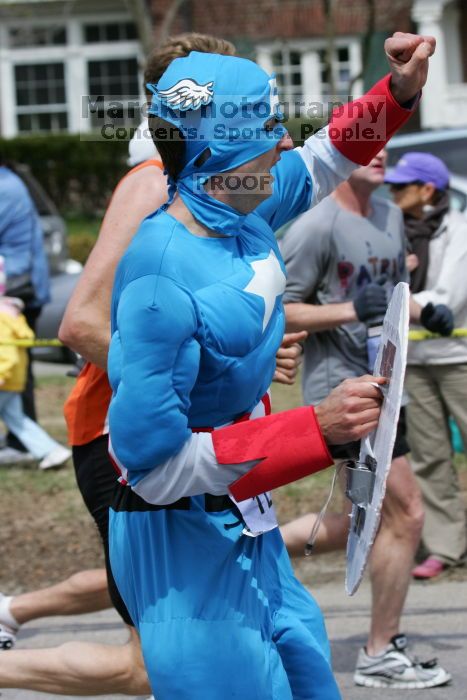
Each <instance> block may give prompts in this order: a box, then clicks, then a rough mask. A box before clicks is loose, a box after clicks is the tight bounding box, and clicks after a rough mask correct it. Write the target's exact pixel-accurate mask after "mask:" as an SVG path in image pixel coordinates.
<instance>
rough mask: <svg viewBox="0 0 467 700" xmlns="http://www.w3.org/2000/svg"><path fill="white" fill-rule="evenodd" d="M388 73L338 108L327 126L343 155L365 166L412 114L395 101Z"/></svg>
mask: <svg viewBox="0 0 467 700" xmlns="http://www.w3.org/2000/svg"><path fill="white" fill-rule="evenodd" d="M390 81H391V75H390V74H388V75H386V76H385V77H384V78H382V79H381V80H379V81H378V82H377V83H376V85H373V87H372V88H371V90H369V91H368V92H367V93H366V94H365V95H363V96H362V97H360V98H359V99H358V100H354V101H353V102H349V103H348V104H346V105H343V106H341V107H337V108H336V109H335V110H334V111H333V114H332V117H331V121H330V124H329V138H330V139H331V141H332V144H333V146H335V148H337V150H338V151H340V153H342V155H344V156H345V157H346V158H348V159H349V160H353V162H354V163H358V164H359V165H368V163H369V162H370V161H371V160H372V158H374V157H375V156H376V155H377V154H378V153H379V152H380V150H381V149H382V148H383V146H384V145H385V144H386V143H387V142H388V141H389V139H390V138H391V137H392V136H393V135H394V134H395V132H396V131H397V130H398V129H399V128H400V127H401V126H402V125H403V124H404V123H405V122H406V121H407V120H408V119H409V117H410V116H411V115H412V114H413V111H414V108H415V106H416V105H417V104H418V102H419V99H415V104H414V107H413V108H411V109H405V108H404V107H401V105H400V104H399V103H398V102H397V100H396V99H395V98H394V96H393V94H392V92H391V89H390Z"/></svg>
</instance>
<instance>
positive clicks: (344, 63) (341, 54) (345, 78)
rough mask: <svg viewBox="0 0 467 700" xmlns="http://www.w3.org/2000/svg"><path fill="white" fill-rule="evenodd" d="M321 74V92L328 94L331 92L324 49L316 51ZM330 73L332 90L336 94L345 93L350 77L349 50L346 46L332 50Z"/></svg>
mask: <svg viewBox="0 0 467 700" xmlns="http://www.w3.org/2000/svg"><path fill="white" fill-rule="evenodd" d="M318 55H319V63H320V76H321V92H322V94H323V95H330V94H331V92H332V88H331V79H330V75H329V66H328V64H327V61H326V49H320V50H319V51H318ZM332 74H333V78H334V90H335V92H336V94H337V95H345V94H347V92H348V89H349V83H350V80H351V78H352V70H351V63H350V50H349V47H348V46H341V47H339V48H337V49H335V51H334V56H333V60H332Z"/></svg>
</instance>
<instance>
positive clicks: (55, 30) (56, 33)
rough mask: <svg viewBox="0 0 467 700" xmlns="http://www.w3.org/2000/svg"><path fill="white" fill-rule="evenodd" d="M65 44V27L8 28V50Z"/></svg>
mask: <svg viewBox="0 0 467 700" xmlns="http://www.w3.org/2000/svg"><path fill="white" fill-rule="evenodd" d="M66 42H67V31H66V27H63V26H47V27H45V26H44V27H31V26H27V25H26V26H24V27H10V29H9V31H8V43H9V45H10V48H12V49H13V48H14V49H23V48H30V47H35V46H65V44H66Z"/></svg>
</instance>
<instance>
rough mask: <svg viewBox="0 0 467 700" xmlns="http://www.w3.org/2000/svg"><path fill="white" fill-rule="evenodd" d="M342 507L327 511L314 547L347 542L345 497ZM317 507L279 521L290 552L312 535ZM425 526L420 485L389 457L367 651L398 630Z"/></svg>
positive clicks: (401, 461) (404, 463) (297, 552)
mask: <svg viewBox="0 0 467 700" xmlns="http://www.w3.org/2000/svg"><path fill="white" fill-rule="evenodd" d="M344 508H345V511H344V513H340V514H336V513H329V514H326V515H325V516H324V518H323V522H322V523H321V526H320V528H319V531H318V536H317V538H316V540H315V546H314V551H316V552H317V553H320V552H329V551H333V550H335V549H341V548H344V547H345V543H346V539H347V532H348V529H349V517H348V512H349V510H348V509H349V501H346V502H345V505H344ZM316 517H317V515H316V514H315V513H308V514H307V515H304V516H302V517H301V518H298V519H296V520H293V521H292V522H290V523H287V524H286V525H284V526H282V527H281V532H282V536H283V538H284V542H285V545H286V547H287V550H288V552H289V554H290V555H291V556H302V555H303V554H304V550H305V545H306V543H307V541H308V538H309V536H310V533H311V530H312V527H313V523H314V522H315V520H316ZM422 527H423V505H422V501H421V495H420V490H419V488H418V486H417V482H416V480H415V476H414V474H413V472H412V469H411V467H410V463H409V462H408V460H407V458H406V457H397V458H396V459H394V460H393V462H392V465H391V469H390V472H389V477H388V481H387V486H386V495H385V498H384V501H383V509H382V518H381V525H380V528H379V530H378V535H377V537H376V539H375V542H374V545H373V549H372V552H371V556H370V578H371V589H372V611H371V627H370V632H369V636H368V643H367V651H368V653H369V654H370V655H372V656H374V655H376V654H378V653H380V652H381V651H382V650H383V649H385V648H386V646H387V645H388V643H389V640H390V639H391V638H392V637H393V636H394V635H395V634H398V632H399V624H400V618H401V614H402V609H403V607H404V602H405V599H406V596H407V590H408V586H409V583H410V572H411V568H412V566H413V559H414V555H415V552H416V549H417V546H418V543H419V540H420V536H421V531H422Z"/></svg>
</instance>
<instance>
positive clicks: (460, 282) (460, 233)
mask: <svg viewBox="0 0 467 700" xmlns="http://www.w3.org/2000/svg"><path fill="white" fill-rule="evenodd" d="M452 217H453V214H450V215H449V219H448V231H447V233H446V234H445V235H447V236H448V242H447V245H446V247H445V249H444V252H443V256H442V262H441V269H440V271H439V275H438V278H437V280H436V283H435V285H434V286H433V287H432V288H431V289H425V290H423V291H422V292H418V293H416V294H413V295H412V297H413V299H414V300H415V301H416V302H417V304H420V306H422V307H423V306H425V305H426V304H428V303H429V302H431V303H432V304H446V306H449V308H450V309H451V311H452V312H453V314H454V315H456V314H458V313H459V312H460V311H463V310H464V309H465V305H466V302H465V298H466V292H465V290H466V282H465V275H466V269H467V221H464V217H463V216H462V215H461V214H459V215H458V216H456V217H455V223H454V224H453V223H452V222H451V220H452Z"/></svg>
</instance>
